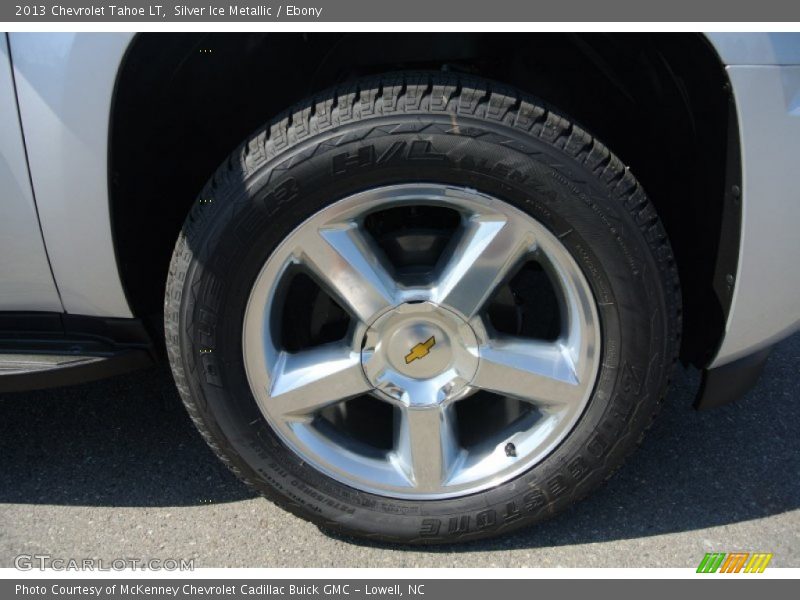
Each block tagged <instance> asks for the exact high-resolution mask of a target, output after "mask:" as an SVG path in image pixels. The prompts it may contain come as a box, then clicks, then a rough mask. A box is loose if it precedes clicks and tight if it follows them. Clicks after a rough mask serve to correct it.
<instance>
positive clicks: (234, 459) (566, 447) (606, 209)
mask: <svg viewBox="0 0 800 600" xmlns="http://www.w3.org/2000/svg"><path fill="white" fill-rule="evenodd" d="M609 118H613V115H609ZM386 157H390V158H386ZM383 159H386V160H383ZM409 180H414V181H431V182H439V183H451V184H458V185H462V186H465V187H470V188H474V189H477V190H479V191H482V192H484V193H487V194H491V195H493V196H495V197H499V198H502V199H503V200H505V201H507V202H509V203H511V204H513V205H514V206H516V207H518V208H520V209H522V210H524V211H526V212H527V213H529V214H530V215H532V216H534V217H535V218H536V219H537V220H538V221H539V222H541V223H543V224H544V225H545V226H546V227H547V228H549V229H550V230H551V231H552V232H554V233H555V234H556V235H557V236H559V238H560V239H561V240H562V242H563V243H564V244H565V246H566V247H567V248H568V250H569V251H570V253H571V254H572V256H573V257H574V258H575V260H576V261H577V262H578V264H579V265H580V267H581V269H582V270H583V272H584V274H585V276H586V278H587V279H588V281H589V283H590V285H591V287H592V290H593V293H594V295H595V298H596V299H597V300H598V312H599V315H600V320H601V330H602V359H601V367H600V372H599V374H598V378H597V382H596V384H595V389H594V392H593V395H592V397H591V399H590V401H589V404H588V406H587V408H586V410H585V411H584V413H583V415H582V416H581V418H580V420H579V422H578V424H577V425H576V426H575V428H574V429H573V431H572V432H571V433H570V435H569V436H568V437H567V438H566V440H564V441H563V442H562V443H561V444H560V445H559V446H558V447H557V448H556V449H555V450H554V451H553V452H552V453H551V454H550V455H549V456H547V458H545V459H544V460H543V461H542V462H540V463H539V464H537V465H535V466H534V467H533V468H531V469H530V470H529V471H527V472H526V473H524V474H523V475H521V476H519V477H517V478H516V479H513V480H511V481H509V482H507V483H505V484H502V485H500V486H498V487H495V488H493V489H490V490H487V491H484V492H480V493H477V494H473V495H470V496H465V497H460V498H455V499H446V500H429V501H409V500H397V499H392V498H387V497H381V496H375V495H372V494H368V493H365V492H361V491H358V490H355V489H353V488H350V487H347V486H345V485H343V484H340V483H338V482H337V481H335V480H333V479H331V478H329V477H327V476H325V475H323V474H322V473H320V472H318V471H316V470H315V469H314V468H312V467H311V466H309V465H308V464H306V463H304V462H303V461H302V460H300V458H299V457H298V456H296V455H295V454H294V453H293V452H292V451H290V450H289V449H288V448H287V447H286V446H285V445H284V444H283V443H282V442H281V441H280V440H279V439H278V437H277V436H276V435H275V433H274V432H273V431H272V430H271V428H270V427H269V425H268V424H267V422H266V421H265V419H264V418H263V417H262V416H261V414H260V412H259V409H258V407H257V405H256V403H255V400H254V398H253V395H252V394H251V391H250V389H249V386H248V381H247V378H246V375H245V371H244V367H243V358H242V349H241V348H242V343H241V339H242V331H241V330H242V316H243V312H244V305H245V302H246V300H247V297H248V293H249V290H250V287H251V285H252V282H253V281H254V279H255V277H256V275H257V273H258V271H259V269H260V268H261V266H262V265H263V263H264V261H265V260H266V258H267V257H268V256H269V255H270V253H271V251H272V249H274V248H275V247H276V245H277V244H278V243H279V242H280V241H281V240H282V239H283V238H284V237H285V236H286V235H287V234H288V233H289V232H290V231H292V229H293V228H294V227H296V226H297V225H298V224H299V223H300V222H302V221H303V220H304V219H306V218H307V217H309V216H310V215H312V214H313V213H315V212H316V211H318V210H319V209H320V208H322V207H324V206H326V205H327V204H329V203H331V202H333V201H334V200H336V199H338V198H341V197H344V196H346V195H348V194H352V193H354V192H356V191H360V190H364V189H368V188H370V187H373V186H377V185H384V184H390V183H398V182H406V181H409ZM165 328H166V341H167V347H168V351H169V357H170V361H171V364H172V369H173V372H174V376H175V380H176V382H177V385H178V389H179V390H180V393H181V396H182V398H183V400H184V402H185V404H186V407H187V409H188V411H189V414H190V415H191V417H192V419H193V420H194V422H195V424H196V425H197V427H198V428H199V430H200V431H201V433H202V434H203V436H204V437H205V439H206V441H207V442H208V443H209V445H210V446H211V447H212V448H213V450H214V451H215V452H216V453H217V455H218V456H219V457H220V458H221V459H222V460H223V461H224V462H225V463H226V464H227V465H228V466H229V467H230V468H231V469H232V470H233V471H234V472H235V473H236V474H237V475H238V476H239V477H240V478H241V479H242V480H244V481H245V482H246V483H248V484H249V485H250V486H252V487H253V488H254V489H256V490H257V491H258V492H260V493H261V494H263V495H264V496H266V497H267V498H269V499H270V500H272V501H274V502H276V503H277V504H279V505H280V506H282V507H284V508H285V509H287V510H289V511H291V512H293V513H294V514H296V515H299V516H301V517H303V518H306V519H309V520H311V521H313V522H314V523H316V524H318V525H319V526H320V527H322V528H324V529H328V530H335V531H337V532H341V533H345V534H350V535H354V536H363V537H369V538H371V539H378V540H383V541H387V542H401V543H444V542H456V541H462V540H471V539H478V538H484V537H488V536H493V535H498V534H501V533H504V532H508V531H512V530H514V529H517V528H519V527H522V526H527V525H530V524H532V523H535V522H538V521H541V520H543V519H546V518H549V517H551V516H552V515H554V514H556V513H558V512H559V511H561V510H563V509H565V508H566V507H568V506H570V505H571V504H573V503H574V502H575V501H577V500H578V499H580V498H581V497H583V496H585V495H586V494H587V493H588V492H589V491H590V490H592V489H593V488H595V487H597V486H598V485H599V484H600V483H601V482H603V481H604V480H605V479H607V478H608V477H609V476H610V475H611V474H612V472H613V471H614V470H615V469H616V468H617V467H618V466H619V465H620V464H621V463H622V462H623V460H624V458H625V457H626V455H628V454H629V453H630V452H631V451H632V450H633V449H634V447H635V446H636V445H637V443H638V442H639V441H640V439H641V437H642V435H643V433H644V431H645V429H646V428H647V427H648V425H649V424H650V422H651V420H652V417H653V415H654V414H655V412H656V409H657V407H658V405H659V403H660V401H661V400H662V399H663V397H664V395H665V392H666V390H667V387H668V381H669V377H670V373H671V370H672V368H673V365H674V362H675V360H676V356H677V351H678V346H679V336H680V290H679V284H678V278H677V273H676V269H675V265H674V260H673V255H672V251H671V249H670V245H669V241H668V239H667V236H666V234H665V231H664V229H663V227H662V225H661V223H660V221H659V218H658V216H657V215H656V212H655V210H654V208H653V206H652V204H651V203H650V202H649V201H648V199H647V196H646V195H645V192H644V190H643V189H642V187H641V186H640V185H639V184H638V182H637V181H636V179H635V178H634V176H633V175H632V174H631V172H630V171H629V170H628V169H627V168H626V167H625V166H624V165H623V164H622V162H621V161H620V160H619V159H618V158H617V157H616V156H614V154H612V153H611V152H610V151H609V150H608V149H607V148H606V147H605V146H604V145H603V144H601V143H600V142H599V141H597V140H596V139H594V138H593V137H592V136H591V135H590V134H588V133H587V132H586V131H585V130H584V129H582V128H580V127H578V126H577V125H575V124H573V123H571V122H570V121H568V120H567V119H565V118H564V117H563V116H561V115H559V114H558V113H557V112H555V111H554V110H551V109H550V108H547V107H545V106H544V105H543V104H542V103H541V102H539V101H537V100H536V99H534V98H531V97H528V96H526V95H525V94H523V93H521V92H519V91H517V90H514V89H510V88H507V87H505V86H502V85H498V84H495V83H491V82H488V81H485V80H480V79H475V78H467V77H459V76H454V75H446V74H430V73H410V74H392V75H387V76H382V77H377V78H370V79H365V80H361V81H358V82H356V83H353V84H349V85H346V86H343V87H339V88H336V89H334V90H331V91H327V92H324V93H320V94H319V95H317V96H315V97H314V98H312V99H309V100H307V101H305V102H303V103H302V104H300V105H298V106H297V107H295V108H294V109H292V110H291V111H290V112H287V113H286V114H284V115H282V116H280V117H278V118H276V119H275V120H273V121H272V122H271V123H270V124H268V125H267V126H265V127H264V128H263V129H262V130H260V131H258V132H257V133H255V134H254V135H252V136H251V137H250V138H249V139H248V140H247V141H246V142H244V143H243V144H242V145H241V146H240V147H239V148H238V149H237V150H236V151H235V152H234V153H233V154H232V155H231V156H230V158H229V159H228V160H227V161H226V162H225V163H224V164H223V165H222V166H221V167H220V168H219V169H218V170H217V172H216V173H215V174H214V176H213V177H212V179H211V180H210V181H209V183H208V184H207V185H206V187H205V188H204V189H203V191H202V192H201V194H200V196H199V198H198V200H197V202H196V203H195V205H194V207H193V208H192V210H191V213H190V215H189V216H188V218H187V220H186V223H185V225H184V228H183V231H182V233H181V234H180V237H179V239H178V242H177V245H176V248H175V251H174V255H173V258H172V262H171V265H170V272H169V280H168V285H167V293H166V301H165Z"/></svg>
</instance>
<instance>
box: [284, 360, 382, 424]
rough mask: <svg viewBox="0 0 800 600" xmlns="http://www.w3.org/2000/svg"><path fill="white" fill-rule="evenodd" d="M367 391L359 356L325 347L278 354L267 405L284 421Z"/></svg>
mask: <svg viewBox="0 0 800 600" xmlns="http://www.w3.org/2000/svg"><path fill="white" fill-rule="evenodd" d="M370 389H371V388H370V385H369V383H368V382H367V380H366V379H365V378H364V373H363V371H362V369H361V358H360V356H359V354H358V353H357V352H353V351H352V350H351V349H350V348H348V347H346V346H344V345H327V346H320V347H319V348H314V349H312V350H306V351H303V352H299V353H297V354H289V353H288V352H282V353H281V354H280V355H279V357H278V360H277V361H276V364H275V368H274V369H273V372H272V379H271V385H270V391H269V395H270V397H269V403H270V405H271V406H270V407H271V408H272V409H273V410H274V411H275V412H276V413H278V414H280V415H281V416H282V417H283V418H285V419H290V420H291V419H298V418H299V419H302V418H307V417H309V416H310V415H312V414H313V413H314V412H315V411H317V410H320V409H321V408H324V407H325V406H329V405H330V404H335V403H337V402H342V401H344V400H347V399H348V398H352V397H353V396H358V395H359V394H363V393H366V392H368V391H369V390H370Z"/></svg>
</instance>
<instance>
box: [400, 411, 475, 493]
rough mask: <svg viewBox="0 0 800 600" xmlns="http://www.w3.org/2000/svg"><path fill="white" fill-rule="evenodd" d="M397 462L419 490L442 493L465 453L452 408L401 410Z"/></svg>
mask: <svg viewBox="0 0 800 600" xmlns="http://www.w3.org/2000/svg"><path fill="white" fill-rule="evenodd" d="M400 415H401V416H400V419H399V423H398V427H397V434H396V435H397V443H396V450H395V456H396V462H397V465H398V467H399V468H400V470H401V471H402V472H403V474H404V475H405V477H406V478H407V479H408V480H409V482H410V483H411V485H413V486H414V488H415V489H416V490H417V491H420V492H422V491H435V490H438V489H439V488H440V487H441V486H442V485H443V483H444V482H445V481H446V480H447V479H448V476H449V473H450V470H451V468H452V466H453V464H454V463H455V460H456V458H457V457H458V455H459V453H460V452H461V450H460V448H459V446H458V442H457V440H456V434H455V430H454V423H453V414H452V409H451V407H449V406H429V407H425V408H408V407H404V408H402V409H400Z"/></svg>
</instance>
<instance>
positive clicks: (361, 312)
mask: <svg viewBox="0 0 800 600" xmlns="http://www.w3.org/2000/svg"><path fill="white" fill-rule="evenodd" d="M299 252H300V255H301V257H302V258H301V260H302V261H303V263H305V264H306V265H307V266H308V267H309V268H310V269H311V270H312V271H313V272H314V274H315V275H316V277H317V278H318V280H319V281H320V283H321V284H322V285H323V287H325V288H326V289H327V290H328V291H329V292H331V293H332V294H333V295H334V296H335V297H336V299H337V300H338V301H339V302H341V303H342V304H343V306H345V307H346V308H348V309H349V310H350V312H351V313H352V314H353V316H355V317H356V318H358V319H359V320H360V321H361V322H362V323H369V322H370V319H371V318H372V317H373V316H374V315H375V314H377V313H378V312H380V311H382V310H383V309H385V308H388V307H389V306H392V305H393V304H394V303H395V295H396V289H397V285H396V283H395V281H394V279H393V277H392V276H391V275H390V274H389V272H388V271H387V269H386V267H385V266H384V265H383V264H382V262H381V260H380V258H379V257H380V255H381V254H380V252H379V251H378V250H377V248H375V247H374V244H372V243H371V242H370V241H369V240H368V239H367V238H366V237H365V236H364V235H363V234H362V233H361V231H360V230H359V228H358V226H357V225H356V224H355V223H347V224H343V225H341V226H337V227H329V228H325V229H321V230H319V231H318V232H317V234H316V235H309V236H307V237H305V238H304V239H303V240H302V246H301V247H300V250H299Z"/></svg>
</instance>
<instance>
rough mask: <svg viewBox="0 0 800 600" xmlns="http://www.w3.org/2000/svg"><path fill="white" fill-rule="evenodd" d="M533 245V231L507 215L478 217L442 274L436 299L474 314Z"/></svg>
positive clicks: (460, 310) (466, 314) (473, 221)
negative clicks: (521, 226) (519, 224)
mask: <svg viewBox="0 0 800 600" xmlns="http://www.w3.org/2000/svg"><path fill="white" fill-rule="evenodd" d="M533 245H534V239H533V236H532V234H531V233H529V232H527V231H525V230H522V229H520V228H519V227H517V226H515V224H514V223H513V222H512V221H510V220H509V219H507V218H505V217H503V216H500V215H483V216H480V217H474V218H473V219H471V220H470V221H469V223H468V224H467V226H466V228H465V231H464V234H463V236H462V237H461V239H460V240H459V242H458V244H457V245H456V247H455V248H454V249H453V252H452V258H451V259H450V262H449V263H448V264H447V265H446V266H445V268H444V270H443V271H442V274H441V276H440V277H439V281H438V283H437V285H436V290H435V294H434V296H435V299H434V301H435V302H437V303H438V304H443V305H446V306H449V307H451V308H454V309H456V310H458V311H459V312H461V313H462V314H463V315H465V316H466V317H467V318H471V317H472V316H474V315H475V313H477V312H478V310H480V308H481V307H482V306H483V305H484V303H485V302H486V300H487V299H488V298H489V296H490V295H491V294H492V292H493V291H494V290H495V288H496V287H497V286H498V285H499V284H500V283H501V282H502V281H503V280H504V279H505V278H506V277H508V275H509V274H510V272H511V270H512V269H513V268H514V267H515V266H516V265H517V264H519V261H520V260H521V258H522V257H523V256H524V255H525V254H527V253H528V252H530V250H531V249H532V248H533Z"/></svg>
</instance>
